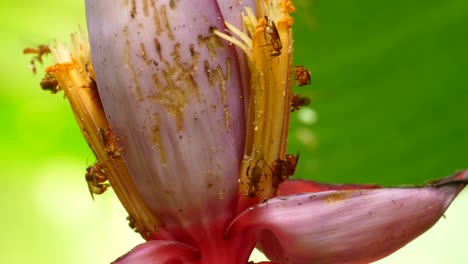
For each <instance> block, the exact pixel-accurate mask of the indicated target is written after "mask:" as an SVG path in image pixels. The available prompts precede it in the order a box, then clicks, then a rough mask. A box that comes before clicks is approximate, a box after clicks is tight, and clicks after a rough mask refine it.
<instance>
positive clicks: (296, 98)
mask: <svg viewBox="0 0 468 264" xmlns="http://www.w3.org/2000/svg"><path fill="white" fill-rule="evenodd" d="M309 104H310V98H309V97H306V96H301V95H299V94H293V95H292V98H291V112H294V111H296V110H299V108H300V107H301V106H306V105H309Z"/></svg>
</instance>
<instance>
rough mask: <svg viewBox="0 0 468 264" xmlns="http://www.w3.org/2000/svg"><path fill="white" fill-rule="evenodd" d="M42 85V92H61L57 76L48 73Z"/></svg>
mask: <svg viewBox="0 0 468 264" xmlns="http://www.w3.org/2000/svg"><path fill="white" fill-rule="evenodd" d="M40 85H41V88H42V90H44V91H50V92H51V93H53V94H55V93H57V92H58V91H60V86H59V84H58V81H57V79H55V76H54V75H53V74H51V73H46V75H44V78H42V80H41V83H40Z"/></svg>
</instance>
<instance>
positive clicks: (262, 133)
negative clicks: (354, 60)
mask: <svg viewBox="0 0 468 264" xmlns="http://www.w3.org/2000/svg"><path fill="white" fill-rule="evenodd" d="M255 7H256V11H257V14H256V15H254V13H253V12H252V10H251V9H250V8H249V7H247V8H246V11H245V13H243V14H242V19H243V28H244V32H241V31H240V30H239V29H236V28H234V27H233V26H232V25H231V24H229V23H226V27H227V28H228V29H229V31H230V32H232V33H233V34H235V35H236V36H237V37H239V38H240V40H237V39H235V40H234V41H232V39H233V37H230V36H227V35H225V34H223V33H220V34H218V33H217V35H218V36H220V37H222V38H224V39H226V40H228V41H230V42H231V43H233V44H234V45H236V46H239V47H240V48H241V49H242V50H243V51H244V52H245V53H246V55H247V58H248V61H249V68H250V74H251V80H250V97H249V98H250V99H249V102H248V107H247V131H246V132H247V133H246V145H245V150H244V158H243V160H242V163H241V171H240V176H239V191H240V192H241V193H242V194H243V195H245V196H247V197H256V198H257V199H263V198H268V197H272V196H274V195H275V194H276V191H277V188H278V186H279V183H281V182H282V181H284V178H283V176H284V175H280V172H278V171H276V168H275V166H273V163H274V162H275V161H276V160H278V159H280V160H285V159H286V147H287V136H288V128H289V114H290V111H291V104H290V102H291V97H292V93H291V73H292V57H293V56H292V55H293V49H292V31H291V26H292V23H293V19H292V17H290V13H291V12H293V11H294V6H293V5H292V3H291V1H284V0H283V1H280V0H257V1H256V6H255ZM239 43H241V45H239ZM246 47H247V48H246ZM246 50H247V51H246Z"/></svg>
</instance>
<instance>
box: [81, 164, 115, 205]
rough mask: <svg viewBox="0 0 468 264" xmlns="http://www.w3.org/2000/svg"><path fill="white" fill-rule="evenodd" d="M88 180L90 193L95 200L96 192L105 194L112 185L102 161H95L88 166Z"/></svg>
mask: <svg viewBox="0 0 468 264" xmlns="http://www.w3.org/2000/svg"><path fill="white" fill-rule="evenodd" d="M85 179H86V182H87V183H88V188H89V193H90V194H91V198H93V200H94V194H103V193H104V192H105V191H106V190H107V188H108V187H109V186H110V185H109V184H108V183H105V182H106V181H107V177H106V175H105V170H104V168H103V166H102V164H100V163H95V164H94V165H92V166H89V167H88V168H86V174H85Z"/></svg>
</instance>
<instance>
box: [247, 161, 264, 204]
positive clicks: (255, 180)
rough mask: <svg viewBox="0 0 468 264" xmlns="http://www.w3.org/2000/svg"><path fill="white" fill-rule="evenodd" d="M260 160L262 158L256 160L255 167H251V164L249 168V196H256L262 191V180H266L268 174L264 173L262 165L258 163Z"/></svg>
mask: <svg viewBox="0 0 468 264" xmlns="http://www.w3.org/2000/svg"><path fill="white" fill-rule="evenodd" d="M260 160H261V159H259V160H257V161H256V162H255V166H254V167H253V168H250V166H249V167H248V168H247V178H248V179H249V180H250V184H249V189H248V191H247V196H248V197H250V198H253V197H255V196H256V195H257V193H258V192H259V191H262V189H261V188H260V182H262V181H265V179H266V175H265V174H264V173H263V169H262V167H261V166H259V165H258V163H259V162H260ZM249 171H250V174H249ZM262 178H263V179H262Z"/></svg>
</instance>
